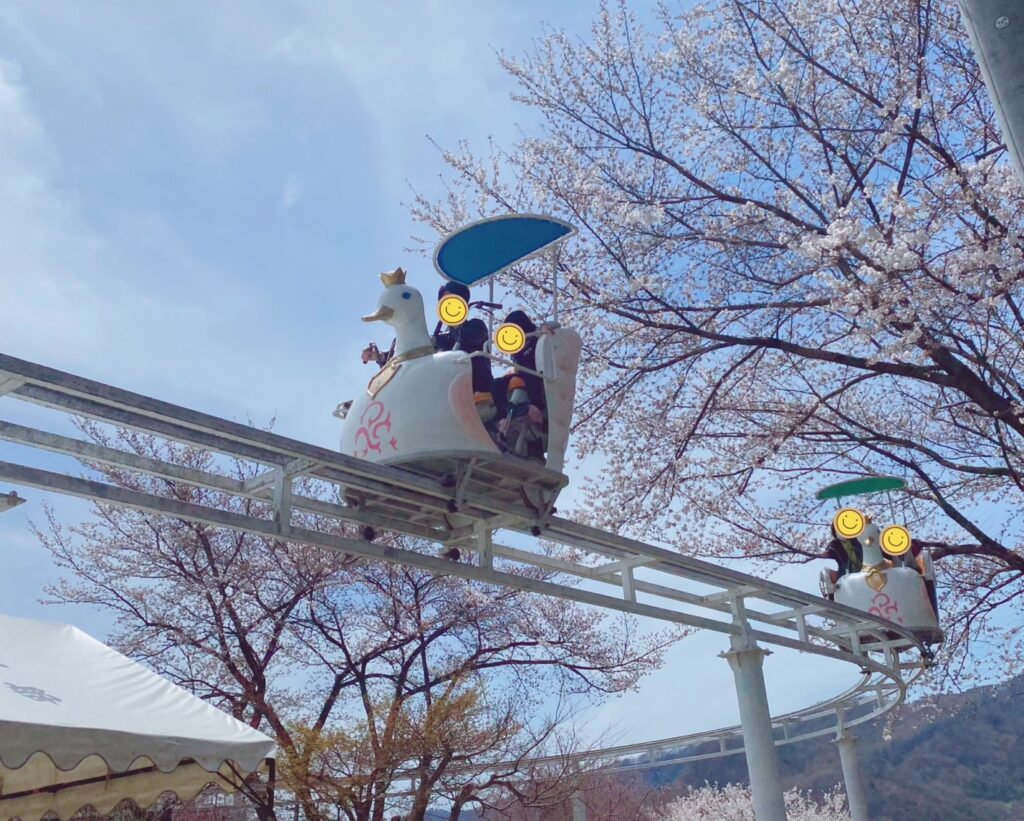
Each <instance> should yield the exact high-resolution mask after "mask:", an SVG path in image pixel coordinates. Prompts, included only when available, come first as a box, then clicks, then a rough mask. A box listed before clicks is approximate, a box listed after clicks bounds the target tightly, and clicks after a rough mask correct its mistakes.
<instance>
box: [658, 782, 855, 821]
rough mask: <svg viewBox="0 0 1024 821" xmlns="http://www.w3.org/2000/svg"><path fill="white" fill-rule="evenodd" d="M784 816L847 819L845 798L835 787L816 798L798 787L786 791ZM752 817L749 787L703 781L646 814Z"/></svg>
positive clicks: (677, 820)
mask: <svg viewBox="0 0 1024 821" xmlns="http://www.w3.org/2000/svg"><path fill="white" fill-rule="evenodd" d="M784 798H785V802H786V817H787V818H788V819H789V821H849V818H850V813H849V812H848V811H847V809H846V799H845V798H844V797H843V795H842V791H841V790H839V789H838V788H837V789H834V790H832V791H831V792H827V793H825V794H824V795H822V796H821V801H817V800H816V799H815V797H814V796H813V795H812V794H809V793H802V792H800V791H799V790H787V791H786V793H785V796H784ZM711 818H713V819H715V821H754V804H753V800H752V799H751V796H750V788H749V787H743V786H740V785H737V784H728V785H726V786H725V787H719V786H718V785H717V784H716V785H705V786H703V787H700V788H699V789H691V790H689V792H687V794H686V795H684V796H682V797H680V798H677V799H676V800H675V801H673V802H671V803H670V804H668V806H666V807H665V808H664V809H663V810H659V811H655V812H653V813H651V814H650V815H649V819H650V821H704V819H711Z"/></svg>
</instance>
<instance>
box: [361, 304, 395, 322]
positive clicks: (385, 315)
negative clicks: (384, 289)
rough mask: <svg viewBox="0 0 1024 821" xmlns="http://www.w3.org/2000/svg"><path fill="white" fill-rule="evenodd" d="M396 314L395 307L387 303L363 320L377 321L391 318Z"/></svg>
mask: <svg viewBox="0 0 1024 821" xmlns="http://www.w3.org/2000/svg"><path fill="white" fill-rule="evenodd" d="M394 315H395V309H394V308H389V307H388V306H387V305H381V306H380V307H379V308H378V309H377V310H376V311H374V312H373V313H372V314H370V315H369V316H364V317H363V322H376V321H377V320H379V319H391V317H393V316H394Z"/></svg>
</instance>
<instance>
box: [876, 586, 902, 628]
mask: <svg viewBox="0 0 1024 821" xmlns="http://www.w3.org/2000/svg"><path fill="white" fill-rule="evenodd" d="M868 612H869V613H870V614H871V615H872V616H881V617H882V618H883V619H888V620H889V621H894V622H896V623H897V624H903V618H902V617H901V616H900V606H899V604H898V603H897V602H896V601H894V600H893V599H891V598H889V596H888V595H886V594H885V593H876V594H875V596H874V598H872V599H871V607H869V608H868Z"/></svg>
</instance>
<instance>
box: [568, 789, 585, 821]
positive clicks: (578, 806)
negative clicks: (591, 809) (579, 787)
mask: <svg viewBox="0 0 1024 821" xmlns="http://www.w3.org/2000/svg"><path fill="white" fill-rule="evenodd" d="M569 800H570V802H571V803H572V821H587V805H586V804H585V803H584V801H583V796H582V795H580V794H579V793H578V792H576V793H573V794H572V798H571V799H569Z"/></svg>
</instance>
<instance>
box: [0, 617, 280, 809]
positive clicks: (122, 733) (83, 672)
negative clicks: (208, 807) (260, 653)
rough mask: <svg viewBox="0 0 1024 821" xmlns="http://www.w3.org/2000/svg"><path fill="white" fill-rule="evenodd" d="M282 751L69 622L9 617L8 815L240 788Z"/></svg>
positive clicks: (0, 682)
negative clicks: (241, 782)
mask: <svg viewBox="0 0 1024 821" xmlns="http://www.w3.org/2000/svg"><path fill="white" fill-rule="evenodd" d="M273 749H274V742H273V741H272V740H271V739H269V738H268V737H267V736H265V735H263V734H262V733H260V732H258V731H256V730H253V729H252V728H251V727H248V726H246V725H245V724H242V723H241V722H239V721H236V720H235V719H234V718H232V717H231V716H229V715H227V714H226V713H223V712H221V711H220V710H218V709H216V708H215V707H213V706H211V705H209V704H207V703H206V702H204V701H202V700H200V699H198V698H196V697H195V696H193V695H191V694H190V693H188V692H186V691H185V690H183V689H181V688H180V687H177V686H176V685H174V684H171V683H170V682H168V681H166V680H164V679H162V678H161V677H160V676H158V675H156V674H155V673H153V672H152V671H150V670H147V669H146V668H145V667H142V666H141V665H140V664H137V663H136V662H134V661H131V660H130V659H128V658H126V657H125V656H123V655H121V654H120V653H118V652H117V651H116V650H112V649H111V648H110V647H107V646H106V645H105V644H102V643H101V642H99V641H96V639H94V638H92V637H91V636H88V635H86V634H85V633H83V632H82V631H81V630H78V629H77V628H75V627H72V626H71V625H66V624H48V623H45V622H39V621H33V620H31V619H19V618H13V617H10V616H0V819H8V818H12V817H21V818H23V819H25V821H29V819H35V818H39V817H40V816H41V815H43V814H44V813H46V812H48V811H54V812H57V813H58V814H59V815H60V816H61V817H67V816H68V815H70V814H72V813H74V812H75V811H76V810H77V809H78V808H80V807H82V806H83V805H85V804H92V805H93V806H95V807H96V809H97V810H99V811H100V812H107V811H109V810H110V809H111V808H113V806H114V805H116V804H117V803H118V802H119V801H120V800H122V799H123V798H128V797H131V798H133V799H134V800H135V801H136V802H137V803H139V804H140V805H141V806H147V805H148V804H149V803H152V801H153V800H155V799H156V798H157V797H158V796H159V795H160V794H161V793H162V792H165V791H168V790H169V791H173V792H177V793H178V795H179V796H180V797H182V798H191V797H192V796H193V795H195V794H196V793H197V792H199V790H201V789H202V788H203V786H205V785H206V784H208V783H211V782H213V783H218V784H220V786H222V787H224V788H226V789H231V788H232V786H235V785H236V784H237V783H238V781H239V779H240V778H242V777H244V775H246V774H248V773H252V772H254V771H255V770H257V769H258V768H259V766H260V764H261V762H263V760H264V759H266V758H270V757H272V756H273ZM128 776H130V777H128Z"/></svg>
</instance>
